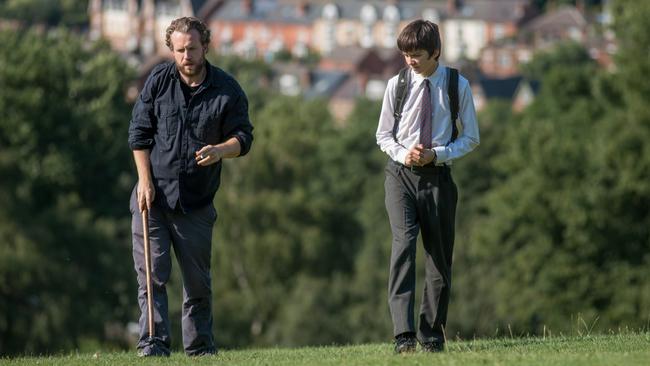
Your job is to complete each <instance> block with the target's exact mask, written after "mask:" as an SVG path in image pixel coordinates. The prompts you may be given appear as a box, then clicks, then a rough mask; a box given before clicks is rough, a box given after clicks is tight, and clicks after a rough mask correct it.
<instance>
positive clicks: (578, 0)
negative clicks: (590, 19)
mask: <svg viewBox="0 0 650 366" xmlns="http://www.w3.org/2000/svg"><path fill="white" fill-rule="evenodd" d="M576 8H577V9H578V11H579V12H580V13H581V14H582V15H585V11H586V9H585V1H584V0H576Z"/></svg>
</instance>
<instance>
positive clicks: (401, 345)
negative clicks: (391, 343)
mask: <svg viewBox="0 0 650 366" xmlns="http://www.w3.org/2000/svg"><path fill="white" fill-rule="evenodd" d="M416 346H417V341H416V340H415V335H414V334H413V333H402V334H400V335H398V336H397V337H395V353H397V354H399V353H410V352H415V347H416Z"/></svg>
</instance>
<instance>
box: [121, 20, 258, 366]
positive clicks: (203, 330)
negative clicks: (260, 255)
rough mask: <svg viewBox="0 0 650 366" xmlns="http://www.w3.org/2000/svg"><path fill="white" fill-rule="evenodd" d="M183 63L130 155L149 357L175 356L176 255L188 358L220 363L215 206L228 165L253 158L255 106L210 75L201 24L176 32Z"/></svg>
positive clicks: (141, 119)
mask: <svg viewBox="0 0 650 366" xmlns="http://www.w3.org/2000/svg"><path fill="white" fill-rule="evenodd" d="M166 44H167V46H168V47H169V49H170V50H171V52H172V54H173V57H174V61H175V62H173V63H171V62H170V63H165V64H162V65H159V66H157V67H156V68H155V69H154V70H153V71H152V72H151V75H149V78H148V79H147V81H146V83H145V85H144V88H143V90H142V92H141V93H140V96H139V98H138V100H137V101H136V104H135V106H134V108H133V117H132V119H131V123H130V127H129V145H130V147H131V149H132V150H133V157H134V159H135V163H136V167H137V171H138V183H137V185H136V187H135V188H134V191H133V194H132V195H131V213H132V227H131V229H132V232H133V260H134V263H135V270H136V273H137V278H138V287H139V291H138V300H139V303H140V310H141V316H140V339H139V342H138V346H137V347H138V350H139V353H140V355H142V356H156V355H160V356H168V355H169V352H170V350H169V347H170V343H171V342H170V335H169V329H170V327H169V318H168V314H167V294H166V292H165V284H166V283H167V281H168V280H169V275H170V272H171V264H172V263H171V248H172V247H173V248H174V254H175V255H176V259H177V261H178V264H179V267H180V271H181V273H182V277H183V318H182V328H183V346H184V348H185V352H186V353H187V354H188V355H204V354H214V353H216V351H217V350H216V346H215V344H214V339H213V336H212V301H211V300H212V293H211V283H210V256H211V246H212V227H213V225H214V223H215V221H216V219H217V213H216V211H215V208H214V206H213V203H212V202H213V199H214V196H215V194H216V192H217V189H218V188H219V182H220V175H221V161H222V160H223V159H226V158H234V157H237V156H242V155H245V154H246V153H247V152H248V151H249V149H250V147H251V143H252V141H253V135H252V130H253V126H252V125H251V123H250V120H249V118H248V100H247V98H246V95H245V94H244V92H243V90H242V89H241V87H240V86H239V84H238V83H237V82H236V81H235V80H234V79H233V78H232V77H231V76H230V75H228V74H226V73H225V72H223V71H222V70H220V69H219V68H217V67H214V66H212V65H210V63H208V62H207V61H206V59H205V54H206V52H207V50H208V45H209V44H210V31H209V30H208V29H207V27H206V25H205V24H204V23H203V22H201V21H200V20H198V19H196V18H188V17H184V18H179V19H176V20H174V21H172V23H171V25H170V26H169V27H168V28H167V33H166ZM145 209H147V210H148V214H149V235H150V241H151V262H152V287H153V291H152V293H153V302H154V306H153V307H154V323H155V324H154V326H155V328H154V334H155V337H151V336H150V334H149V333H148V324H147V316H146V314H147V301H146V299H147V293H146V289H147V288H146V280H145V269H144V268H145V263H144V251H143V229H142V219H141V212H142V211H144V210H145Z"/></svg>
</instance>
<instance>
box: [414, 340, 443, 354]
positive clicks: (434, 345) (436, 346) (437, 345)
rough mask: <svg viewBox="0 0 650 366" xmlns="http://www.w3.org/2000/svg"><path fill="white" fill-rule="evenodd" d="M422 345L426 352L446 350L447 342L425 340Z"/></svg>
mask: <svg viewBox="0 0 650 366" xmlns="http://www.w3.org/2000/svg"><path fill="white" fill-rule="evenodd" d="M420 346H421V347H422V351H424V352H443V351H444V350H445V344H444V343H442V342H423V343H420Z"/></svg>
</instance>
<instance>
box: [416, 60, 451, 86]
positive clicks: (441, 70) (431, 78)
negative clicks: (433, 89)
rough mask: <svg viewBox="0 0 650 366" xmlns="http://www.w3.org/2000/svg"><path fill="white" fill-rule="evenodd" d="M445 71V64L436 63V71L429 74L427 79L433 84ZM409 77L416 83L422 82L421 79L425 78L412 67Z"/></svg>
mask: <svg viewBox="0 0 650 366" xmlns="http://www.w3.org/2000/svg"><path fill="white" fill-rule="evenodd" d="M444 73H445V66H444V65H443V64H442V63H440V62H439V63H438V67H437V68H436V71H434V72H433V74H431V75H429V77H428V78H427V79H429V81H430V82H431V83H432V84H434V83H435V82H436V81H437V80H438V79H440V78H441V77H443V75H444ZM411 78H412V80H413V81H415V83H416V84H420V83H422V81H423V80H424V79H425V77H424V76H422V75H420V74H417V73H416V72H415V71H413V69H411Z"/></svg>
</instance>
